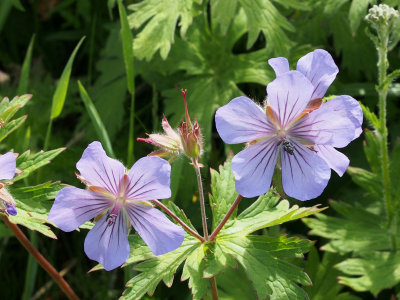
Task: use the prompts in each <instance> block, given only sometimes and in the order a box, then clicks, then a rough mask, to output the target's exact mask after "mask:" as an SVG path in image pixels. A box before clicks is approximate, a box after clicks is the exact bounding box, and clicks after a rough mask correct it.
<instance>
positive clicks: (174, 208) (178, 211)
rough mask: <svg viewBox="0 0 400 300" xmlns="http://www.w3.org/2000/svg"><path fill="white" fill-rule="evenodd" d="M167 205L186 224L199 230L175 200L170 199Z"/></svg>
mask: <svg viewBox="0 0 400 300" xmlns="http://www.w3.org/2000/svg"><path fill="white" fill-rule="evenodd" d="M167 207H168V208H169V209H170V210H171V211H172V212H173V213H174V214H175V215H176V216H177V217H178V218H179V219H181V220H182V221H183V222H184V223H185V224H186V225H188V226H189V227H190V228H192V229H193V230H194V231H196V232H197V230H196V228H195V227H194V226H193V225H192V223H191V222H190V220H189V218H188V217H187V216H186V215H185V212H184V211H183V210H182V209H180V208H179V207H178V206H177V205H176V204H175V203H174V202H172V201H168V203H167Z"/></svg>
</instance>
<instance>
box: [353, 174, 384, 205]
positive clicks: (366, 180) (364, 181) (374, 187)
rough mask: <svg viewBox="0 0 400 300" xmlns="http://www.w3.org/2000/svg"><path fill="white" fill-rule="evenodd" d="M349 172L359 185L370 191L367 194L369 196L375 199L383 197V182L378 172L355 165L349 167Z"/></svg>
mask: <svg viewBox="0 0 400 300" xmlns="http://www.w3.org/2000/svg"><path fill="white" fill-rule="evenodd" d="M347 173H348V174H350V176H351V179H353V181H354V182H355V183H356V184H357V185H359V186H360V187H362V188H363V189H364V190H366V191H369V193H368V194H367V195H368V196H371V197H373V198H374V199H379V200H380V199H382V198H381V196H382V183H381V179H380V177H379V176H378V175H377V174H375V173H372V172H369V171H367V170H364V169H361V168H355V167H348V168H347Z"/></svg>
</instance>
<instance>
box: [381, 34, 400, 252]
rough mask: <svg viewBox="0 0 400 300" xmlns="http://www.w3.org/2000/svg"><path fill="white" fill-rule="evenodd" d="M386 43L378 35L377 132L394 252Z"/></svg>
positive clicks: (395, 247)
mask: <svg viewBox="0 0 400 300" xmlns="http://www.w3.org/2000/svg"><path fill="white" fill-rule="evenodd" d="M388 41H389V32H387V30H386V31H384V32H382V33H381V35H380V45H379V46H378V47H377V50H378V72H379V73H378V75H379V79H378V80H379V87H378V94H379V122H380V126H379V127H380V128H379V132H380V134H381V145H380V148H381V149H380V150H381V170H382V184H383V199H384V202H385V209H386V216H387V219H388V227H389V229H390V237H391V242H392V249H393V250H394V251H396V250H397V242H396V232H394V230H393V228H395V227H396V226H395V224H392V222H393V221H395V218H393V213H394V207H393V203H392V195H391V189H390V173H389V153H388V141H387V138H388V129H387V126H386V98H387V88H388V87H387V86H384V84H383V83H384V82H385V81H386V76H387V68H388V60H387V51H388V48H387V47H388Z"/></svg>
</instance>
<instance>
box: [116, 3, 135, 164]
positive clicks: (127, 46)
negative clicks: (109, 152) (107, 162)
mask: <svg viewBox="0 0 400 300" xmlns="http://www.w3.org/2000/svg"><path fill="white" fill-rule="evenodd" d="M118 10H119V18H120V21H121V39H122V51H123V54H124V62H125V72H126V82H127V87H128V91H129V93H130V94H131V107H130V113H129V131H128V150H127V152H128V157H127V164H128V165H131V164H132V163H133V159H134V158H133V156H134V155H133V152H134V147H133V145H134V140H135V137H134V131H135V123H134V120H135V72H134V69H133V60H134V58H133V37H132V32H131V29H130V28H129V23H128V17H127V16H126V10H125V7H124V5H123V4H122V1H121V0H118Z"/></svg>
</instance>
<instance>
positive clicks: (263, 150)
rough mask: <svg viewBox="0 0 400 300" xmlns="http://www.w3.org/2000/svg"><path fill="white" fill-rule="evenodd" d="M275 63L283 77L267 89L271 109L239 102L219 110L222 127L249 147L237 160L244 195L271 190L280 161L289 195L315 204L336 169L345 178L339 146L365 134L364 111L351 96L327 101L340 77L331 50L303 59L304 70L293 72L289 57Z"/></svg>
mask: <svg viewBox="0 0 400 300" xmlns="http://www.w3.org/2000/svg"><path fill="white" fill-rule="evenodd" d="M327 55H328V56H327ZM269 62H270V64H271V66H273V68H274V70H275V72H276V73H277V79H275V80H274V81H273V82H271V83H270V84H268V86H267V94H268V98H267V101H266V103H265V107H264V108H261V107H259V106H258V105H256V104H255V103H254V102H253V101H252V100H250V99H249V98H246V97H238V98H235V99H233V100H232V101H231V102H229V103H228V104H227V105H225V106H223V107H221V108H219V109H218V110H217V113H216V116H215V121H216V127H217V130H218V133H219V134H220V136H221V138H222V139H223V141H224V142H225V143H228V144H238V143H248V144H247V145H248V147H247V148H246V149H244V150H242V151H241V152H239V153H238V154H237V155H236V156H235V157H234V158H233V159H232V170H233V173H234V175H235V179H236V190H237V191H238V193H239V194H241V195H243V196H245V197H255V196H258V195H261V194H263V193H265V192H267V191H268V189H269V187H270V185H271V180H272V175H273V173H274V169H275V165H276V164H277V162H278V158H279V164H280V165H281V169H282V185H283V189H284V191H285V193H286V194H287V195H289V196H291V197H293V198H296V199H299V200H309V199H312V198H315V197H317V196H319V195H320V194H321V193H322V191H323V190H324V188H325V187H326V185H327V183H328V181H329V178H330V173H331V171H330V168H332V169H334V170H335V171H336V172H337V173H338V174H339V175H342V174H343V172H344V171H345V170H346V168H347V166H348V163H349V161H348V159H347V157H346V156H345V155H343V154H342V153H340V152H338V151H337V150H335V149H334V147H336V148H341V147H345V146H346V145H347V144H348V143H350V142H351V141H352V140H354V139H355V138H357V137H358V136H359V135H360V133H361V123H362V111H361V107H360V105H359V104H358V102H357V101H356V100H354V99H353V98H352V97H350V96H339V97H336V98H334V99H332V100H331V101H329V102H327V103H322V97H323V95H324V94H325V92H326V90H327V89H328V87H329V85H330V84H331V83H332V81H333V80H334V78H335V76H336V73H337V67H336V65H335V64H334V62H333V60H332V58H331V57H330V55H329V54H328V53H327V52H326V51H323V50H316V51H314V52H312V53H309V54H307V55H306V56H304V57H302V58H301V59H300V60H299V62H298V65H297V70H298V71H289V65H288V64H287V60H286V59H284V58H277V59H273V60H270V61H269Z"/></svg>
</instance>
